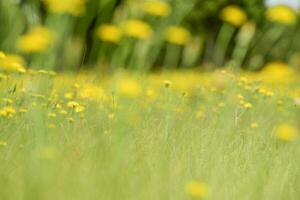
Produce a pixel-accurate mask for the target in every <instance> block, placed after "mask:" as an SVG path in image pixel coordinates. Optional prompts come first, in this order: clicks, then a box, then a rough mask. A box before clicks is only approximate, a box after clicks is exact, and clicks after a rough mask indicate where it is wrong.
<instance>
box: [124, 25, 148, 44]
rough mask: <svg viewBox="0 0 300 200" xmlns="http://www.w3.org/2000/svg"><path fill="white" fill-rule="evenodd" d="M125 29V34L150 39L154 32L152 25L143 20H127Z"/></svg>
mask: <svg viewBox="0 0 300 200" xmlns="http://www.w3.org/2000/svg"><path fill="white" fill-rule="evenodd" d="M123 29H124V34H125V35H127V36H129V37H133V38H137V39H142V40H146V39H149V38H150V37H151V36H152V33H153V31H152V28H151V26H150V25H149V24H147V23H146V22H144V21H141V20H128V21H125V22H124V23H123Z"/></svg>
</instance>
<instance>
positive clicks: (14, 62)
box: [0, 53, 26, 73]
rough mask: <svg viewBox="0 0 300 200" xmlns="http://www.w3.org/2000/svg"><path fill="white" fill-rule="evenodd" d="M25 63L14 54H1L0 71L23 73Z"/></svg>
mask: <svg viewBox="0 0 300 200" xmlns="http://www.w3.org/2000/svg"><path fill="white" fill-rule="evenodd" d="M24 65H25V61H24V59H23V58H22V57H21V56H19V55H15V54H7V55H5V54H4V53H2V56H1V57H0V70H2V71H6V72H22V73H23V72H25V71H26V70H25V68H24Z"/></svg>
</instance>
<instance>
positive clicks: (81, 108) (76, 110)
mask: <svg viewBox="0 0 300 200" xmlns="http://www.w3.org/2000/svg"><path fill="white" fill-rule="evenodd" d="M84 110H85V107H84V106H81V105H79V106H77V107H76V108H75V112H77V113H81V112H83V111H84Z"/></svg>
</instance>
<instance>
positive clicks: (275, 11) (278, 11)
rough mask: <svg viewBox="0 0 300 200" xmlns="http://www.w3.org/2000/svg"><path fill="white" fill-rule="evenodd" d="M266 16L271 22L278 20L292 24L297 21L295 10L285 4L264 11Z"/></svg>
mask: <svg viewBox="0 0 300 200" xmlns="http://www.w3.org/2000/svg"><path fill="white" fill-rule="evenodd" d="M266 18H267V19H268V20H269V21H272V22H278V23H281V24H285V25H294V24H296V23H297V16H296V13H295V11H294V10H293V9H292V8H290V7H289V6H286V5H276V6H272V7H270V8H269V9H268V10H267V11H266Z"/></svg>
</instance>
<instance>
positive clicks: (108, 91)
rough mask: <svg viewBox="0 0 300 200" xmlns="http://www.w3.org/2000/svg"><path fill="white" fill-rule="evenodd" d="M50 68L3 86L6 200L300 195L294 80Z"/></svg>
mask: <svg viewBox="0 0 300 200" xmlns="http://www.w3.org/2000/svg"><path fill="white" fill-rule="evenodd" d="M47 73H48V72H44V71H40V72H30V73H29V72H28V73H27V74H25V75H9V76H6V77H2V80H1V82H0V84H1V93H0V97H1V107H2V110H1V111H0V113H1V115H2V117H1V121H0V127H1V142H0V163H1V165H0V177H1V178H0V188H1V193H0V199H3V200H18V199H30V200H34V199H37V200H40V199H49V200H50V199H62V200H68V199H70V200H71V199H72V200H74V199H130V200H132V199H149V200H150V199H178V200H179V199H197V198H205V199H224V200H225V199H228V200H233V199H237V200H242V199H272V200H276V199H278V200H281V199H299V198H300V191H299V188H300V187H299V186H300V176H299V175H300V169H299V160H298V159H299V156H300V146H299V140H298V139H297V137H296V136H297V133H296V132H295V131H296V129H297V126H298V125H299V114H300V110H299V108H297V104H295V103H294V102H293V98H292V97H293V95H294V92H295V91H296V89H297V87H298V86H299V83H298V82H297V81H293V82H290V81H292V80H290V81H289V82H288V83H286V81H285V78H286V77H281V78H283V79H281V81H280V80H277V82H276V83H275V82H269V83H268V82H267V83H265V82H260V81H257V80H255V79H254V78H253V77H251V76H250V75H249V77H251V78H246V77H241V76H236V75H233V74H230V73H228V72H226V71H222V72H216V73H210V74H198V73H190V72H188V73H186V72H181V73H165V74H162V75H155V74H154V75H147V76H143V75H130V74H127V73H118V74H116V75H115V77H114V78H112V77H103V78H102V79H99V78H97V76H95V74H92V73H87V74H81V75H77V76H74V75H67V74H65V75H63V74H59V75H48V74H47ZM245 76H248V75H245ZM255 76H257V75H255ZM277 78H278V77H277ZM279 78H280V77H279ZM259 79H260V77H259ZM296 79H297V77H296ZM187 80H188V81H187ZM45 83H47V84H45ZM49 83H51V84H49ZM274 84H275V85H276V87H275V85H274ZM8 86H9V87H8ZM10 86H13V87H10ZM34 86H36V89H37V90H36V91H34V90H33V88H34ZM41 86H43V87H41ZM49 88H52V89H49ZM103 88H105V89H103ZM267 88H270V89H267ZM271 89H272V90H271ZM298 104H299V103H298ZM298 106H299V105H298ZM278 126H279V128H278ZM280 127H281V128H280ZM279 129H281V130H279ZM280 131H281V132H280ZM191 181H192V182H191ZM196 183H197V184H196Z"/></svg>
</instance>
